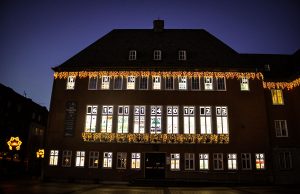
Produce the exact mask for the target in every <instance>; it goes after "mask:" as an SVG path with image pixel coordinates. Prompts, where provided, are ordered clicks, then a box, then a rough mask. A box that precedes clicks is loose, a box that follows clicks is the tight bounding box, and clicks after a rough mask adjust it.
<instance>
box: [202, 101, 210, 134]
mask: <svg viewBox="0 0 300 194" xmlns="http://www.w3.org/2000/svg"><path fill="white" fill-rule="evenodd" d="M202 109H204V113H202ZM207 110H209V111H208V112H207ZM199 111H200V112H199V115H200V134H212V107H211V106H200V107H199ZM203 119H204V124H203ZM208 120H209V122H210V123H208Z"/></svg>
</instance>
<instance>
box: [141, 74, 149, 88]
mask: <svg viewBox="0 0 300 194" xmlns="http://www.w3.org/2000/svg"><path fill="white" fill-rule="evenodd" d="M143 79H146V80H147V81H146V88H143V87H142V86H144V85H142V84H143V83H144V82H143ZM148 85H149V80H148V77H146V76H141V77H140V83H139V89H140V90H148Z"/></svg>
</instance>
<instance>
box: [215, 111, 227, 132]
mask: <svg viewBox="0 0 300 194" xmlns="http://www.w3.org/2000/svg"><path fill="white" fill-rule="evenodd" d="M216 116H217V134H228V114H227V107H226V106H217V107H216Z"/></svg>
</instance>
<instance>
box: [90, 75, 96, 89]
mask: <svg viewBox="0 0 300 194" xmlns="http://www.w3.org/2000/svg"><path fill="white" fill-rule="evenodd" d="M91 80H95V83H93V84H94V85H92V86H95V87H91ZM88 90H98V76H95V77H94V76H93V77H89V83H88Z"/></svg>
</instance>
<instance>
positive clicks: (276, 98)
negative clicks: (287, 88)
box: [271, 89, 284, 105]
mask: <svg viewBox="0 0 300 194" xmlns="http://www.w3.org/2000/svg"><path fill="white" fill-rule="evenodd" d="M271 97H272V104H273V105H284V98H283V91H282V90H280V89H271Z"/></svg>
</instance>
